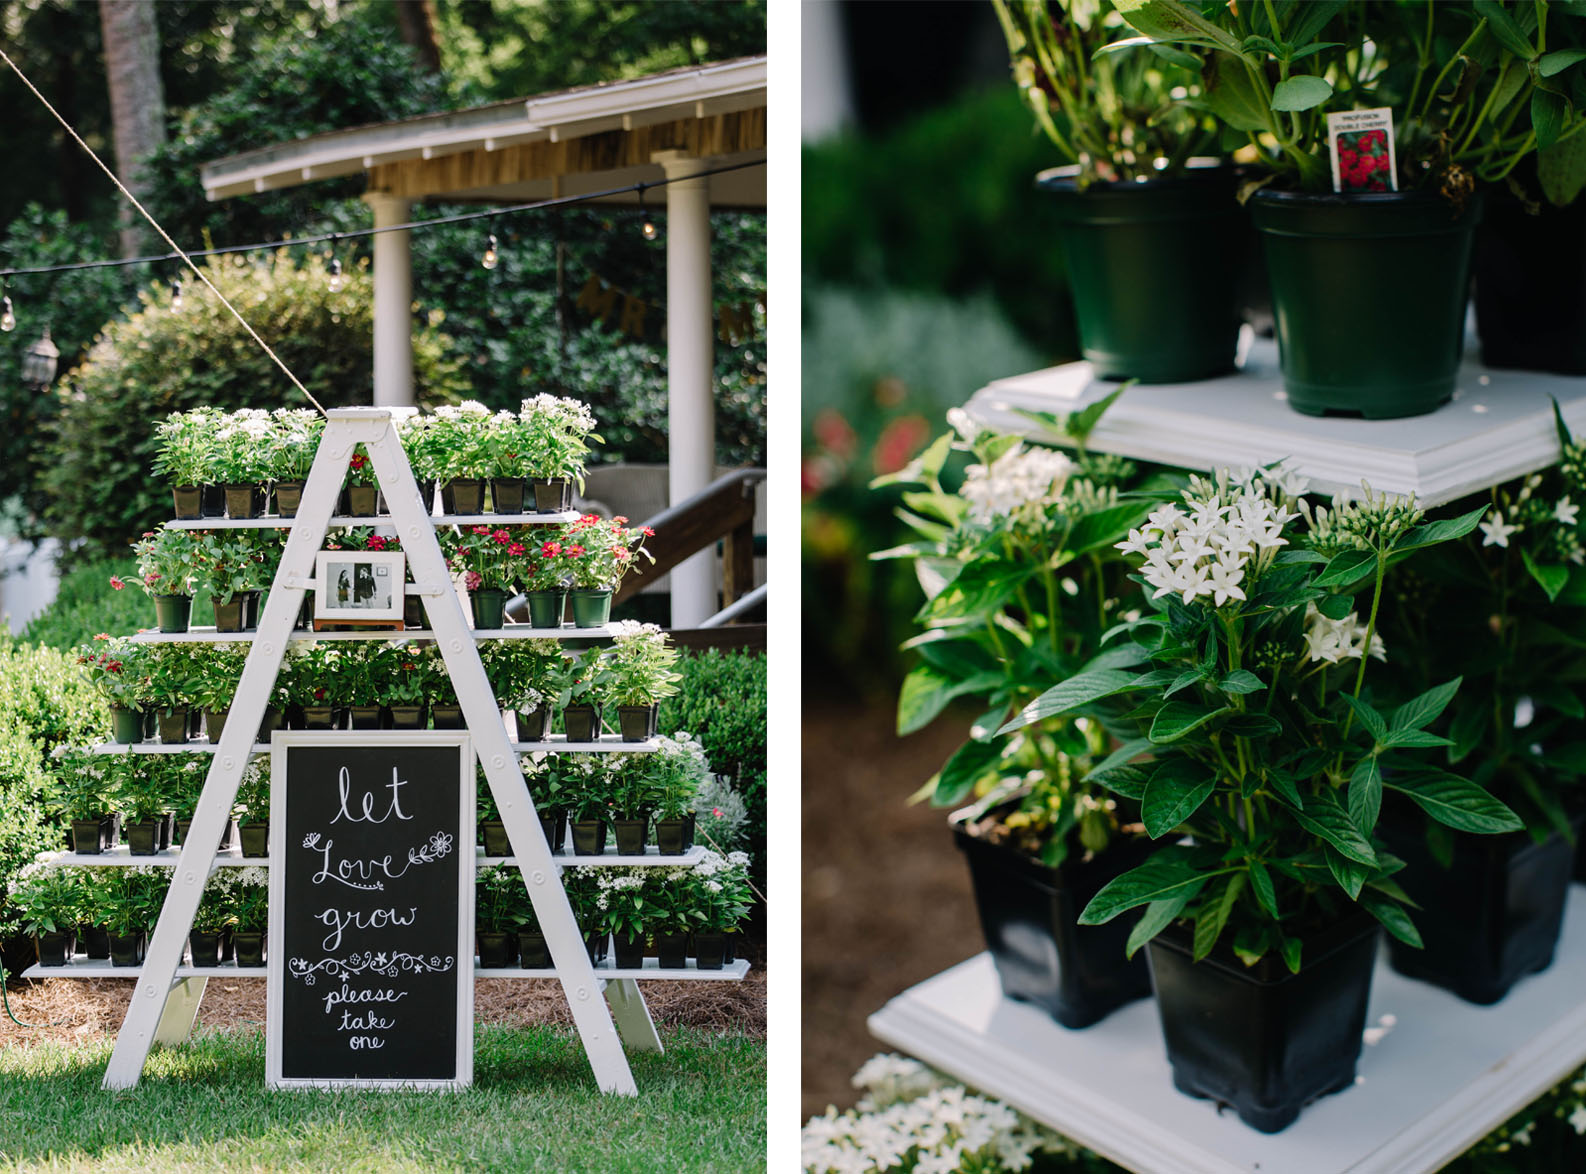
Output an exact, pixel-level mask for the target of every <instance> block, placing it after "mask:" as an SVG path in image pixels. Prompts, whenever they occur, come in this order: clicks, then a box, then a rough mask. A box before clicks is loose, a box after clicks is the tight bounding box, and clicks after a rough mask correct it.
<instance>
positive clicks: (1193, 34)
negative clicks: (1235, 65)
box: [1113, 0, 1239, 52]
mask: <svg viewBox="0 0 1586 1174" xmlns="http://www.w3.org/2000/svg"><path fill="white" fill-rule="evenodd" d="M1113 7H1114V8H1116V9H1117V10H1118V14H1119V15H1120V16H1122V17H1123V18H1124V20H1126V21H1128V22H1129V25H1130V27H1131V28H1134V29H1137V30H1138V31H1140V32H1142V33H1144V34H1145V35H1146V36H1148V37H1150V38H1152V39H1153V40H1157V41H1178V42H1181V43H1184V44H1191V45H1200V44H1211V45H1216V46H1219V47H1220V48H1223V49H1227V50H1229V51H1230V52H1231V51H1233V50H1235V49H1237V48H1238V47H1239V42H1238V41H1236V40H1234V38H1233V37H1232V36H1230V35H1229V34H1228V33H1226V32H1224V31H1223V30H1222V28H1220V27H1219V26H1218V25H1215V24H1213V23H1212V22H1211V21H1209V20H1207V19H1206V18H1205V17H1204V16H1202V15H1201V14H1200V13H1199V12H1197V11H1195V9H1193V8H1191V7H1190V6H1189V5H1187V4H1183V3H1180V0H1114V3H1113Z"/></svg>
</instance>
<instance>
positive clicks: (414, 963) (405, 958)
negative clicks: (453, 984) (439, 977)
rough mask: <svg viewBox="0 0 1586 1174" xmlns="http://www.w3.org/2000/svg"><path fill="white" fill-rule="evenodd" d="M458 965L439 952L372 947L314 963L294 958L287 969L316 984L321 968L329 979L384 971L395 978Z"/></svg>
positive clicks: (297, 976)
mask: <svg viewBox="0 0 1586 1174" xmlns="http://www.w3.org/2000/svg"><path fill="white" fill-rule="evenodd" d="M456 964H457V959H456V958H453V957H445V958H442V957H440V956H439V955H431V956H430V957H429V958H424V957H421V956H420V955H418V954H404V953H402V952H400V951H396V952H389V951H385V950H379V951H375V950H369V951H365V952H364V953H361V954H349V955H348V956H347V957H345V958H322V959H321V960H320V961H318V962H315V963H313V964H312V965H310V963H309V962H308V960H307V959H304V958H293V959H291V960H290V961H289V962H288V963H287V970H288V971H289V972H290V973H291V975H292V977H293V978H301V979H302V980H303V983H304V985H306V986H313V985H314V982H315V976H316V974H317V972H319V971H324V972H325V976H326V977H327V978H354V977H356V976H358V975H360V974H383V975H385V976H386V977H388V978H395V977H396V976H397V975H399V974H402V973H404V972H405V973H408V974H445V973H446V972H447V971H448V970H451V969H452V967H454V966H455V965H456Z"/></svg>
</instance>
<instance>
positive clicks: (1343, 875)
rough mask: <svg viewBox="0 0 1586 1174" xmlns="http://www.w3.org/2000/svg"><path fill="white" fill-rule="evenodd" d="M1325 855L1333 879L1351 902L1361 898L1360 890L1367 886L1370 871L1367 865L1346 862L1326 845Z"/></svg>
mask: <svg viewBox="0 0 1586 1174" xmlns="http://www.w3.org/2000/svg"><path fill="white" fill-rule="evenodd" d="M1323 854H1324V855H1325V856H1326V858H1327V867H1328V869H1329V870H1330V871H1331V872H1332V874H1333V879H1334V880H1335V881H1337V882H1338V887H1339V888H1341V889H1343V890H1344V892H1346V893H1348V894H1349V899H1350V900H1351V901H1353V900H1355V899H1357V898H1358V897H1359V896H1360V890H1361V889H1363V888H1364V887H1365V885H1366V874H1367V873H1368V872H1369V871H1370V870H1369V869H1367V868H1366V866H1365V865H1363V864H1361V863H1359V862H1358V861H1355V860H1346V859H1344V857H1343V855H1342V854H1340V853H1339V852H1338V851H1336V850H1335V849H1334V848H1333V847H1332V845H1330V844H1329V845H1326V846H1325V847H1324V849H1323Z"/></svg>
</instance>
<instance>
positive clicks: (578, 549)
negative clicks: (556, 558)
mask: <svg viewBox="0 0 1586 1174" xmlns="http://www.w3.org/2000/svg"><path fill="white" fill-rule="evenodd" d="M567 553H568V554H570V555H572V556H573V557H574V558H580V557H582V555H583V553H584V548H583V547H582V546H580V545H578V543H576V542H575V543H573V545H571V546H569V547H568V548H567Z"/></svg>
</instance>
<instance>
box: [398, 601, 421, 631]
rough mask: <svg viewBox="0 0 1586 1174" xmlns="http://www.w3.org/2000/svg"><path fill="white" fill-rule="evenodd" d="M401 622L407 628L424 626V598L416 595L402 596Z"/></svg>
mask: <svg viewBox="0 0 1586 1174" xmlns="http://www.w3.org/2000/svg"><path fill="white" fill-rule="evenodd" d="M402 623H403V626H404V627H408V628H422V627H423V626H424V600H423V599H422V598H421V597H419V596H417V595H404V596H403V597H402Z"/></svg>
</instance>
